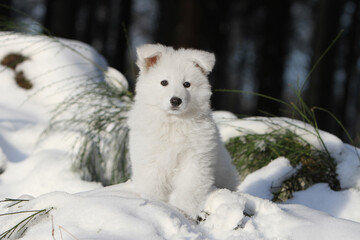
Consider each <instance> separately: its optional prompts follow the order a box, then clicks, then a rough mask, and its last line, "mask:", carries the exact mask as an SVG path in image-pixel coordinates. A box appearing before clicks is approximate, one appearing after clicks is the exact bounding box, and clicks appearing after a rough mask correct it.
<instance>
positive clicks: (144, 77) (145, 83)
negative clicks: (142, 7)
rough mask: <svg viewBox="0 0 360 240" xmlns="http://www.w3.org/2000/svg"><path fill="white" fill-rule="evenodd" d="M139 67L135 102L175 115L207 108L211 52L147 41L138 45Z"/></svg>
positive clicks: (209, 92)
mask: <svg viewBox="0 0 360 240" xmlns="http://www.w3.org/2000/svg"><path fill="white" fill-rule="evenodd" d="M137 55H138V59H137V62H136V63H137V65H138V67H139V69H140V72H139V77H138V81H137V84H136V98H135V101H136V102H141V104H147V105H148V106H151V107H156V108H159V109H161V110H162V111H165V112H166V113H168V114H174V115H194V114H201V113H204V111H209V110H210V96H211V87H210V84H209V81H208V79H207V75H208V74H209V73H210V72H211V70H212V69H213V66H214V64H215V56H214V54H212V53H209V52H205V51H200V50H194V49H179V50H174V49H173V48H172V47H165V46H163V45H160V44H147V45H143V46H141V47H139V48H137Z"/></svg>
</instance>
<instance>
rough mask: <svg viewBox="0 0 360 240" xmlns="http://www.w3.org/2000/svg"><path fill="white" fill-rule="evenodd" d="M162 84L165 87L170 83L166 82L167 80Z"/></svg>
mask: <svg viewBox="0 0 360 240" xmlns="http://www.w3.org/2000/svg"><path fill="white" fill-rule="evenodd" d="M160 84H161V85H162V86H164V87H165V86H167V85H168V84H169V82H168V81H166V80H162V81H161V82H160Z"/></svg>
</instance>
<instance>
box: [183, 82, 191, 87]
mask: <svg viewBox="0 0 360 240" xmlns="http://www.w3.org/2000/svg"><path fill="white" fill-rule="evenodd" d="M183 86H184V87H185V88H189V87H190V86H191V84H190V83H189V82H184V83H183Z"/></svg>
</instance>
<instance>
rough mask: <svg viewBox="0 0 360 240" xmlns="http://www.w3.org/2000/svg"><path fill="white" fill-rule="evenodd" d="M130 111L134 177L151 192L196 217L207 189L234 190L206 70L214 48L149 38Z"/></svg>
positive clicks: (234, 177) (140, 60)
mask: <svg viewBox="0 0 360 240" xmlns="http://www.w3.org/2000/svg"><path fill="white" fill-rule="evenodd" d="M137 54H138V60H137V65H138V67H139V68H140V73H139V77H138V80H137V83H136V96H135V102H134V105H133V108H132V110H131V111H130V113H129V119H128V124H129V127H130V158H131V164H132V180H133V182H134V184H135V186H136V188H137V189H138V190H139V191H141V192H144V193H146V194H149V195H152V196H153V197H156V198H158V199H161V200H163V201H166V202H169V203H170V204H172V205H174V206H176V207H177V208H179V209H181V210H183V211H184V212H185V213H186V214H187V215H189V216H190V217H192V218H195V217H196V216H197V214H198V213H199V211H200V210H201V207H202V204H203V202H204V200H205V198H206V196H207V194H208V193H209V192H210V191H211V190H213V189H214V188H215V187H217V188H227V189H230V190H235V189H236V188H237V186H238V183H239V176H238V173H237V171H236V169H235V167H234V166H233V165H232V162H231V159H230V156H229V154H228V152H227V151H226V149H225V147H224V145H223V143H222V142H221V140H220V137H219V132H218V129H217V127H216V125H215V123H214V121H213V118H212V114H211V108H210V96H211V87H210V84H209V81H208V79H207V75H208V74H209V73H210V72H211V70H212V68H213V66H214V63H215V57H214V54H212V53H208V52H204V51H199V50H193V49H179V50H174V49H173V48H171V47H165V46H163V45H160V44H156V45H155V44H154V45H152V44H149V45H144V46H141V47H139V48H137Z"/></svg>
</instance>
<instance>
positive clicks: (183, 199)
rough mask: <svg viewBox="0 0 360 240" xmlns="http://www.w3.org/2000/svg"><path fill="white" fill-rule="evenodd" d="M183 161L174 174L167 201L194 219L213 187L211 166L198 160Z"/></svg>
mask: <svg viewBox="0 0 360 240" xmlns="http://www.w3.org/2000/svg"><path fill="white" fill-rule="evenodd" d="M189 160H190V161H187V162H184V163H183V164H182V165H181V167H180V168H178V172H177V173H176V175H175V178H174V183H173V191H172V193H171V195H170V199H169V202H170V204H172V205H173V206H175V207H177V208H179V209H181V210H183V211H184V212H185V213H186V214H187V215H188V216H189V217H191V218H192V219H196V217H197V215H198V214H199V213H200V211H201V209H202V205H203V203H204V201H205V199H206V197H207V195H208V194H209V193H210V192H211V190H213V188H214V173H213V166H206V164H201V163H200V161H192V160H193V159H192V158H190V159H189Z"/></svg>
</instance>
